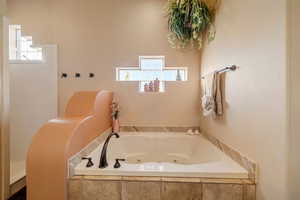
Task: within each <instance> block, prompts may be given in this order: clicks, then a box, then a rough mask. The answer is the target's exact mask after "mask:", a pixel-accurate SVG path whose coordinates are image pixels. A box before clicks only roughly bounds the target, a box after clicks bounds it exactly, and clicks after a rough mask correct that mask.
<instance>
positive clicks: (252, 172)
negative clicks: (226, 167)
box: [201, 132, 258, 183]
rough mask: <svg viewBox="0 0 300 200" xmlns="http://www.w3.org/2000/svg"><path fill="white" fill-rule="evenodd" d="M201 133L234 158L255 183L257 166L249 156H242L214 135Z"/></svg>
mask: <svg viewBox="0 0 300 200" xmlns="http://www.w3.org/2000/svg"><path fill="white" fill-rule="evenodd" d="M201 134H202V135H203V136H204V137H205V138H206V139H207V140H209V141H210V142H211V143H212V144H214V145H215V146H216V147H218V148H219V149H220V150H221V151H222V152H224V153H225V154H226V155H228V156H229V157H230V158H231V159H232V160H234V161H235V162H237V163H238V164H239V165H240V166H242V167H243V168H244V169H246V170H247V171H248V176H249V179H250V180H251V181H252V182H254V183H257V175H258V167H257V164H256V163H255V162H254V161H252V160H250V159H249V158H247V157H246V156H244V155H243V154H242V153H240V152H239V151H236V150H235V149H233V148H232V147H230V146H228V145H226V144H225V143H223V142H222V141H220V140H218V139H217V138H215V137H214V136H212V135H210V134H207V133H203V132H201Z"/></svg>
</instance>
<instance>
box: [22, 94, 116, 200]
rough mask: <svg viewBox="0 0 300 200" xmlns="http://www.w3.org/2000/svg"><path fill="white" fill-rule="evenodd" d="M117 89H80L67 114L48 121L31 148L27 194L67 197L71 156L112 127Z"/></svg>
mask: <svg viewBox="0 0 300 200" xmlns="http://www.w3.org/2000/svg"><path fill="white" fill-rule="evenodd" d="M112 99H113V93H112V92H109V91H100V92H78V93H75V94H74V96H73V97H72V98H71V100H70V101H69V103H68V106H67V109H66V111H65V116H64V117H63V118H58V119H53V120H51V121H49V122H48V123H46V124H45V125H44V126H43V127H42V128H41V129H40V130H39V131H38V133H37V134H36V135H35V136H34V137H33V141H32V144H31V146H30V148H29V152H28V156H27V163H26V170H27V171H26V172H27V191H28V193H27V198H28V199H30V200H39V199H43V200H48V199H49V200H52V199H56V200H63V199H66V185H67V180H66V179H67V172H68V170H67V160H68V159H69V158H70V157H71V156H72V155H74V154H75V153H77V152H79V151H80V150H81V149H82V148H84V147H85V146H86V145H87V144H88V143H89V142H91V141H92V140H93V139H95V138H96V137H97V136H99V135H100V134H101V133H103V132H104V131H105V130H107V129H109V128H110V127H111V107H110V106H111V103H112Z"/></svg>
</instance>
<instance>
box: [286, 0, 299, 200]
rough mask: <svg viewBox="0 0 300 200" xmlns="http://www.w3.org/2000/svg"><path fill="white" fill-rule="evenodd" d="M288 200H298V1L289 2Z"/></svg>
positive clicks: (291, 0)
mask: <svg viewBox="0 0 300 200" xmlns="http://www.w3.org/2000/svg"><path fill="white" fill-rule="evenodd" d="M289 22H290V23H289V29H288V30H289V54H290V56H289V103H290V106H289V109H290V110H289V111H290V115H289V117H290V118H289V122H290V124H289V125H290V130H289V131H290V138H289V142H290V143H289V155H290V156H289V170H288V172H289V184H290V190H289V194H290V196H289V200H298V199H300V191H299V188H300V171H299V169H300V156H299V153H300V134H299V130H300V123H299V122H300V104H299V102H300V78H299V76H300V67H299V66H300V1H299V0H290V1H289Z"/></svg>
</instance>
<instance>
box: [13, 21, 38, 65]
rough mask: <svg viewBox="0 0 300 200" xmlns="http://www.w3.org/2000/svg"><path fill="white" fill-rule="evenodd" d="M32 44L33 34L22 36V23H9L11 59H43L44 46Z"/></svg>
mask: <svg viewBox="0 0 300 200" xmlns="http://www.w3.org/2000/svg"><path fill="white" fill-rule="evenodd" d="M32 44H33V42H32V37H31V36H22V33H21V26H20V25H9V60H20V61H42V60H43V51H42V48H40V47H33V46H32Z"/></svg>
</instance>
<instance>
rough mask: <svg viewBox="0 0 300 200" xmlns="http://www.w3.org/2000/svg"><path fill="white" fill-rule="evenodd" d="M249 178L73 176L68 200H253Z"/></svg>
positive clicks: (253, 186) (252, 189) (253, 189)
mask: <svg viewBox="0 0 300 200" xmlns="http://www.w3.org/2000/svg"><path fill="white" fill-rule="evenodd" d="M255 188H256V186H255V184H253V183H252V182H251V181H249V180H248V179H208V178H205V179H202V178H168V177H126V176H74V177H72V178H71V179H69V181H68V199H69V200H79V199H80V200H92V199H99V200H100V199H101V200H141V199H143V200H191V199H193V200H255V190H256V189H255Z"/></svg>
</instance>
